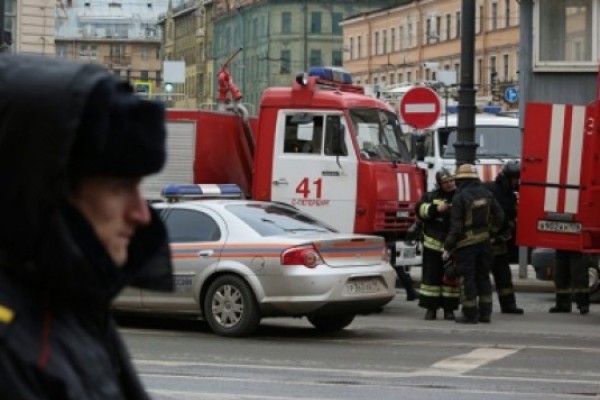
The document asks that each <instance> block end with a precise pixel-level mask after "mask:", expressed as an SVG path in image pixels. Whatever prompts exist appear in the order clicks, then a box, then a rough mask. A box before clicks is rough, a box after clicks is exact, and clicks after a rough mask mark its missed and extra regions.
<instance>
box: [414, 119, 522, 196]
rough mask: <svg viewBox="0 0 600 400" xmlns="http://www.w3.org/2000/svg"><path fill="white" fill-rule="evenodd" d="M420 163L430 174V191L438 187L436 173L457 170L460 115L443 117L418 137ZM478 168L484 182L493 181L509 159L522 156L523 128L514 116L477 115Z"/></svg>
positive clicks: (417, 150) (417, 151) (417, 145)
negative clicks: (443, 170)
mask: <svg viewBox="0 0 600 400" xmlns="http://www.w3.org/2000/svg"><path fill="white" fill-rule="evenodd" d="M415 139H416V143H415V150H416V155H417V160H418V162H417V164H418V165H419V166H420V167H421V168H423V169H425V170H426V171H427V177H428V178H427V188H428V189H427V190H432V189H433V188H434V187H435V174H436V172H438V171H439V170H440V169H442V168H446V169H447V170H449V171H454V169H455V167H456V151H455V148H454V143H456V142H457V139H458V115H457V114H449V115H448V117H447V119H446V116H442V117H441V118H440V119H439V120H438V122H437V124H436V125H435V126H434V127H433V128H432V129H429V130H426V131H425V132H424V133H422V134H417V137H416V138H415ZM475 141H476V142H477V144H478V147H477V149H476V159H475V165H476V167H477V171H478V172H479V176H480V178H481V179H482V180H483V181H491V180H494V179H495V178H496V175H498V173H499V172H500V170H501V169H502V166H503V165H504V164H505V163H506V162H507V161H509V160H518V159H520V157H521V141H522V135H521V129H520V128H519V120H518V119H517V118H514V117H507V116H497V115H494V114H487V113H481V114H476V115H475Z"/></svg>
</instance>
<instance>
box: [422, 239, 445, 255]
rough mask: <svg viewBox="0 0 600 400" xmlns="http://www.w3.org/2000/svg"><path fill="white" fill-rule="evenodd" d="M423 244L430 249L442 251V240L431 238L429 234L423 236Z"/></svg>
mask: <svg viewBox="0 0 600 400" xmlns="http://www.w3.org/2000/svg"><path fill="white" fill-rule="evenodd" d="M423 246H425V247H427V248H428V249H431V250H437V251H439V252H442V251H444V242H441V241H439V240H437V239H434V238H432V237H431V236H427V235H425V236H424V239H423Z"/></svg>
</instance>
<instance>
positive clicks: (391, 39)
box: [390, 28, 396, 52]
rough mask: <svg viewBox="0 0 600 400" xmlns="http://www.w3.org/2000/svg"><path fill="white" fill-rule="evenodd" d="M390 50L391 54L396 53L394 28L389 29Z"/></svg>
mask: <svg viewBox="0 0 600 400" xmlns="http://www.w3.org/2000/svg"><path fill="white" fill-rule="evenodd" d="M390 41H391V43H390V50H391V51H392V52H394V51H396V28H391V29H390Z"/></svg>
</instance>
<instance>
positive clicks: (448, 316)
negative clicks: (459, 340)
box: [444, 310, 456, 321]
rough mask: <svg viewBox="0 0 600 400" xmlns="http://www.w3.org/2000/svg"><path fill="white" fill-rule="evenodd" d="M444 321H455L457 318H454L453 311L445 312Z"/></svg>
mask: <svg viewBox="0 0 600 400" xmlns="http://www.w3.org/2000/svg"><path fill="white" fill-rule="evenodd" d="M444 319H445V320H446V321H454V320H455V319H456V317H455V316H454V311H453V310H444Z"/></svg>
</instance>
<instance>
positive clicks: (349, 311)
mask: <svg viewBox="0 0 600 400" xmlns="http://www.w3.org/2000/svg"><path fill="white" fill-rule="evenodd" d="M164 194H165V197H166V199H167V200H168V201H166V202H155V203H153V207H155V208H156V209H157V210H158V211H159V212H160V216H161V218H163V219H164V221H165V224H166V227H167V230H168V234H169V238H170V245H171V251H172V259H173V263H174V268H175V292H174V293H163V292H152V291H147V290H139V289H133V288H127V289H125V290H124V291H123V292H122V293H121V295H120V296H119V297H118V298H117V299H116V301H115V303H114V307H115V309H116V310H122V311H136V312H146V313H153V314H160V313H164V314H179V315H189V316H202V317H203V318H204V319H205V320H206V322H207V323H208V325H209V326H210V328H211V329H212V330H213V331H214V332H215V333H217V334H219V335H223V336H245V335H249V334H251V333H252V332H253V331H254V330H255V329H256V328H257V327H258V325H259V323H260V320H261V319H262V318H264V317H281V316H287V317H306V318H308V320H309V321H310V322H311V323H312V324H313V325H314V326H315V328H317V329H319V330H324V331H335V330H339V329H343V328H345V327H346V326H348V325H349V324H350V323H351V322H352V320H353V319H354V317H355V316H356V315H359V314H369V313H374V312H378V311H380V310H381V308H382V307H383V306H384V305H385V304H387V303H388V302H389V301H391V300H392V299H393V298H394V296H395V293H396V292H395V282H396V272H395V271H394V269H393V268H392V266H391V265H390V264H389V263H388V257H387V248H386V246H385V242H384V240H383V238H381V237H379V236H371V235H358V234H351V233H338V232H337V231H336V230H335V229H333V228H331V227H330V226H328V225H327V224H325V223H322V222H320V221H318V220H316V219H314V218H312V217H311V216H309V215H308V214H305V213H303V212H302V211H300V210H298V209H297V208H295V207H292V206H290V205H287V204H283V203H274V202H259V201H250V200H239V199H203V200H193V201H192V200H186V199H189V198H201V197H215V196H217V197H236V195H237V197H239V196H240V194H241V191H240V190H239V188H237V187H235V185H169V186H167V187H166V188H165V190H164Z"/></svg>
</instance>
